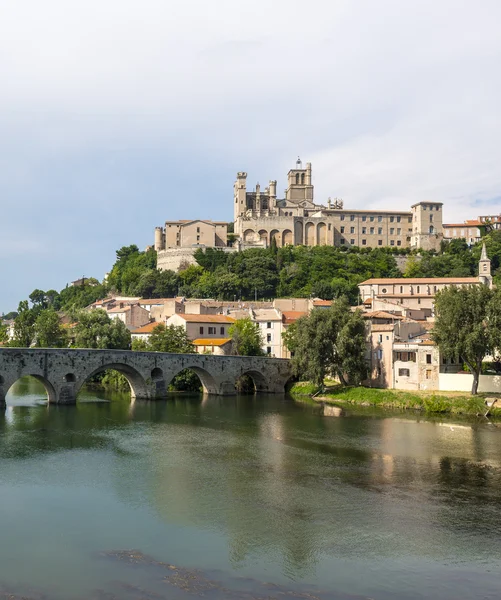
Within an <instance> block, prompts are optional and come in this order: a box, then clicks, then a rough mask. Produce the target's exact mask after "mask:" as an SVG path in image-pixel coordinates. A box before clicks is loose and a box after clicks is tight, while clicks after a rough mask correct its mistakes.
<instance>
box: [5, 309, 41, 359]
mask: <svg viewBox="0 0 501 600" xmlns="http://www.w3.org/2000/svg"><path fill="white" fill-rule="evenodd" d="M17 312H18V315H17V317H16V320H15V322H14V339H13V340H12V341H11V343H10V345H11V346H15V347H20V348H29V347H30V346H31V345H32V344H33V342H34V341H35V321H36V319H37V316H38V312H39V311H38V310H36V309H34V308H30V307H29V305H28V301H27V300H23V301H22V302H20V303H19V307H18V309H17Z"/></svg>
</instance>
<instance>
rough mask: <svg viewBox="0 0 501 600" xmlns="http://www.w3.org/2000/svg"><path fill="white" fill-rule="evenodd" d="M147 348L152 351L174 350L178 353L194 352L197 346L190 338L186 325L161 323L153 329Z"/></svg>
mask: <svg viewBox="0 0 501 600" xmlns="http://www.w3.org/2000/svg"><path fill="white" fill-rule="evenodd" d="M147 349H148V350H149V351H151V352H174V353H176V354H194V353H195V352H196V349H195V346H194V345H193V343H192V342H191V340H190V339H189V338H188V335H187V334H186V330H185V329H184V327H176V326H174V325H171V326H169V327H167V326H166V325H164V324H163V323H159V324H158V325H157V326H156V327H155V328H154V329H153V331H152V333H151V335H150V339H149V340H148V346H147Z"/></svg>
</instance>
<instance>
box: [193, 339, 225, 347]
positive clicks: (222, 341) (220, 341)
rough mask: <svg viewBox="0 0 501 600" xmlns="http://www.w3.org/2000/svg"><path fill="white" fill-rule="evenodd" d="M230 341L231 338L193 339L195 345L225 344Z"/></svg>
mask: <svg viewBox="0 0 501 600" xmlns="http://www.w3.org/2000/svg"><path fill="white" fill-rule="evenodd" d="M228 342H231V338H219V339H217V338H216V339H210V338H197V339H196V340H193V343H194V344H195V346H224V345H225V344H227V343H228Z"/></svg>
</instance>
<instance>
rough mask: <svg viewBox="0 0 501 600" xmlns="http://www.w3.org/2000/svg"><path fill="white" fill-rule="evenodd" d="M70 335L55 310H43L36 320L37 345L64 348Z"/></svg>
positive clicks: (39, 346)
mask: <svg viewBox="0 0 501 600" xmlns="http://www.w3.org/2000/svg"><path fill="white" fill-rule="evenodd" d="M67 344H68V337H67V335H66V332H65V330H64V328H63V327H62V326H61V322H60V320H59V316H58V314H57V313H56V311H55V310H52V309H47V310H42V311H41V312H40V314H39V315H38V317H37V320H36V321H35V346H37V347H38V348H64V347H65V346H67Z"/></svg>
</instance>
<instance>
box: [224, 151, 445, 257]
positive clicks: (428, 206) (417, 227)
mask: <svg viewBox="0 0 501 600" xmlns="http://www.w3.org/2000/svg"><path fill="white" fill-rule="evenodd" d="M287 182H288V185H287V189H286V190H285V197H284V198H278V197H277V182H276V181H270V182H269V185H268V187H266V188H265V189H264V190H263V191H261V187H260V185H259V184H257V185H256V187H255V189H254V190H252V191H248V190H247V173H245V172H239V173H238V174H237V180H236V182H235V184H234V193H233V196H234V198H233V201H234V221H235V233H236V234H237V235H238V236H239V238H240V240H241V242H242V243H243V244H244V245H245V246H248V245H256V246H258V245H261V246H268V245H269V244H271V242H272V240H275V242H276V244H277V246H286V245H294V246H297V245H306V246H325V245H329V246H343V245H347V246H359V247H362V248H363V247H370V248H377V247H383V246H393V247H401V248H409V247H410V248H423V249H425V250H429V249H435V250H438V249H439V247H440V242H441V240H442V239H443V231H442V203H441V202H419V203H417V204H414V205H412V206H411V209H410V211H366V210H348V209H345V208H344V206H343V202H342V201H340V200H335V201H334V202H332V201H331V200H330V199H329V200H328V201H327V205H323V204H315V202H314V186H313V183H312V167H311V163H306V168H305V169H303V167H302V163H301V161H300V160H299V159H298V161H297V163H296V166H295V168H294V169H291V170H290V171H289V173H288V176H287Z"/></svg>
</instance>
